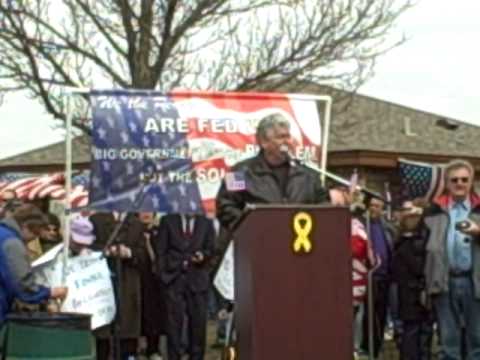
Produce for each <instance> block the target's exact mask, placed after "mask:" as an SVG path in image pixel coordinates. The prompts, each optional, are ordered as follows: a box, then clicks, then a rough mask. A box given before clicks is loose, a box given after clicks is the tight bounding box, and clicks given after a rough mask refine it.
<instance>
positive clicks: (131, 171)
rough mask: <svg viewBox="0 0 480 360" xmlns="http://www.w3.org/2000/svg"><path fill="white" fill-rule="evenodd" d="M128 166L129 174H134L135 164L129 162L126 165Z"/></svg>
mask: <svg viewBox="0 0 480 360" xmlns="http://www.w3.org/2000/svg"><path fill="white" fill-rule="evenodd" d="M125 166H126V168H127V175H133V165H132V163H131V162H127V164H126V165H125Z"/></svg>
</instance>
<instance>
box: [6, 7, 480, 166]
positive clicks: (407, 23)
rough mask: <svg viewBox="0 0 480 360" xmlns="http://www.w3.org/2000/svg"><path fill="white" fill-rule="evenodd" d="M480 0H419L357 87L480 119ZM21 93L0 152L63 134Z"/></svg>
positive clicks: (11, 104) (9, 101)
mask: <svg viewBox="0 0 480 360" xmlns="http://www.w3.org/2000/svg"><path fill="white" fill-rule="evenodd" d="M478 14H480V1H476V0H456V1H455V2H451V1H448V0H420V1H419V3H418V5H417V6H416V7H415V8H413V9H412V10H410V11H409V12H408V13H406V14H404V15H403V17H402V19H401V21H400V22H399V26H398V29H399V31H402V32H403V33H405V34H406V35H407V37H408V38H409V40H408V42H407V43H405V44H404V45H402V46H401V47H399V48H397V49H395V50H393V51H391V52H390V53H388V54H387V55H385V56H383V57H382V58H381V59H379V61H378V64H377V67H376V74H375V76H374V78H373V79H371V80H370V81H369V82H368V84H366V85H365V86H364V87H363V88H361V89H360V92H361V93H364V94H366V95H371V96H374V97H376V98H379V99H384V100H388V101H392V102H395V103H399V104H402V105H406V106H410V107H413V108H416V109H420V110H425V111H429V112H433V113H436V114H439V115H444V116H450V117H453V118H456V119H459V120H463V121H467V122H471V123H476V124H478V125H480V95H479V82H480V68H479V64H480V47H479V46H478V39H479V38H480V21H478ZM53 126H54V122H53V121H52V120H50V119H49V117H48V115H46V114H45V111H44V110H43V108H42V106H41V105H40V104H38V103H36V102H35V101H31V100H27V99H25V97H24V96H22V95H21V94H18V95H14V96H9V97H7V98H6V101H5V102H4V104H3V105H1V107H0V134H1V146H0V158H4V157H7V156H10V155H13V154H16V153H20V152H23V151H26V150H30V149H33V148H36V147H40V146H44V145H47V144H49V143H52V142H56V141H60V140H62V139H63V136H64V135H63V131H60V130H53V128H52V127H53Z"/></svg>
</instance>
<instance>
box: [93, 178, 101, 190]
mask: <svg viewBox="0 0 480 360" xmlns="http://www.w3.org/2000/svg"><path fill="white" fill-rule="evenodd" d="M92 184H93V187H94V188H98V187H99V186H100V179H99V178H98V177H96V176H94V177H93V178H92Z"/></svg>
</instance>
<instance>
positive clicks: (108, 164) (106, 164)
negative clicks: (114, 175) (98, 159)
mask: <svg viewBox="0 0 480 360" xmlns="http://www.w3.org/2000/svg"><path fill="white" fill-rule="evenodd" d="M102 165H103V170H105V171H110V163H109V162H108V161H104V162H102Z"/></svg>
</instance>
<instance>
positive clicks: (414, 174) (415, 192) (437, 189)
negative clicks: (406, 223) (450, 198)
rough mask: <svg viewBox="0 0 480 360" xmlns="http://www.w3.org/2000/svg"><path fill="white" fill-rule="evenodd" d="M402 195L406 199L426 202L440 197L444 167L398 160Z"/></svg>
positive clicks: (442, 187)
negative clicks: (422, 199) (419, 199)
mask: <svg viewBox="0 0 480 360" xmlns="http://www.w3.org/2000/svg"><path fill="white" fill-rule="evenodd" d="M398 167H399V170H400V178H401V182H402V188H403V189H402V191H403V195H404V196H405V197H406V198H408V199H415V198H424V199H426V200H428V201H431V200H433V199H435V198H436V197H438V196H440V195H441V194H442V192H443V189H444V179H443V177H444V166H443V165H439V164H428V163H423V162H416V161H410V160H405V159H399V160H398Z"/></svg>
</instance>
